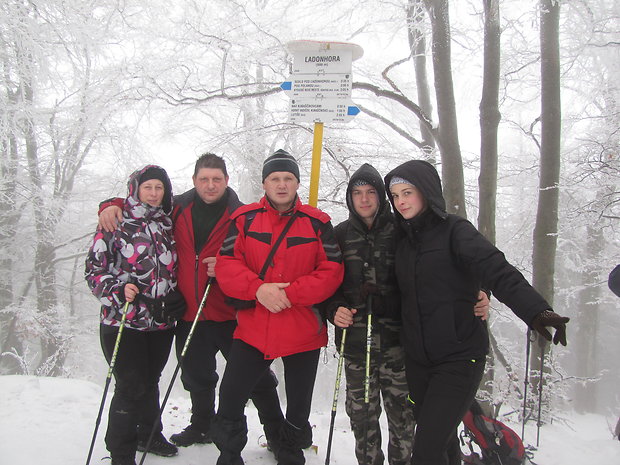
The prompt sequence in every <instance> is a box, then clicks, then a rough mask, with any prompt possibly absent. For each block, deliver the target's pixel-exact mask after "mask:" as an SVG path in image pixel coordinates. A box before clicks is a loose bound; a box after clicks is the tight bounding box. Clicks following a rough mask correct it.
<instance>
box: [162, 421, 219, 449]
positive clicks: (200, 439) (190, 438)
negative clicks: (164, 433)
mask: <svg viewBox="0 0 620 465" xmlns="http://www.w3.org/2000/svg"><path fill="white" fill-rule="evenodd" d="M170 440H171V441H172V442H173V443H175V444H176V445H177V446H180V447H187V446H191V445H194V444H211V443H212V442H213V438H212V437H211V433H210V432H209V431H199V430H197V429H196V427H194V426H193V425H189V426H188V427H187V428H185V429H184V430H183V431H181V432H180V433H176V434H173V435H172V436H170Z"/></svg>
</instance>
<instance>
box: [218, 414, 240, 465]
mask: <svg viewBox="0 0 620 465" xmlns="http://www.w3.org/2000/svg"><path fill="white" fill-rule="evenodd" d="M211 431H212V432H213V442H214V443H215V445H216V446H217V448H218V449H219V450H220V456H219V457H218V459H217V465H243V464H244V462H243V459H242V458H241V451H242V450H243V448H244V447H245V444H246V443H247V442H248V426H247V423H246V419H245V415H244V416H242V417H241V418H239V419H238V420H227V419H226V418H224V417H221V416H219V415H215V417H214V418H213V422H212V423H211Z"/></svg>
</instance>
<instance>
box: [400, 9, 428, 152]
mask: <svg viewBox="0 0 620 465" xmlns="http://www.w3.org/2000/svg"><path fill="white" fill-rule="evenodd" d="M423 18H424V5H423V2H422V0H409V4H408V5H407V26H408V27H407V32H408V34H407V37H408V39H409V49H410V50H411V54H412V55H413V67H414V69H415V83H416V89H417V92H418V104H419V106H420V108H421V109H422V111H423V112H424V114H426V115H429V116H430V115H431V114H432V113H433V106H432V104H431V93H430V87H429V85H428V73H427V72H426V38H425V36H424V32H423V31H422V28H421V27H420V25H421V23H422V21H423ZM420 135H421V136H422V143H423V148H422V150H423V152H424V153H426V155H427V156H428V157H429V160H430V161H431V162H433V163H434V162H435V160H434V152H435V137H434V135H433V133H432V132H431V131H430V129H429V128H428V127H426V126H425V125H423V124H420Z"/></svg>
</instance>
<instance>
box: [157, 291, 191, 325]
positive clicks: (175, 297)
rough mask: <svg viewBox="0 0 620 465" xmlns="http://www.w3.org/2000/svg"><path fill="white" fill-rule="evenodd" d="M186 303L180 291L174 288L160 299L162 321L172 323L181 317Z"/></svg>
mask: <svg viewBox="0 0 620 465" xmlns="http://www.w3.org/2000/svg"><path fill="white" fill-rule="evenodd" d="M185 310H187V304H186V303H185V299H184V298H183V294H181V292H180V291H178V290H174V291H172V292H170V293H169V294H168V295H167V296H166V297H164V298H163V299H162V314H163V317H164V321H166V322H168V323H170V324H171V323H173V322H175V321H177V320H180V319H181V318H183V315H185Z"/></svg>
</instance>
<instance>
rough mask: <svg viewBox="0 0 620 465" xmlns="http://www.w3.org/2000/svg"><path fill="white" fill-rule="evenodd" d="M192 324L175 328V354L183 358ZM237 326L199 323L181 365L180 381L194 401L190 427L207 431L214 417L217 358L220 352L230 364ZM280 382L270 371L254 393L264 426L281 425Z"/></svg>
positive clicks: (233, 323)
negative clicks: (278, 388)
mask: <svg viewBox="0 0 620 465" xmlns="http://www.w3.org/2000/svg"><path fill="white" fill-rule="evenodd" d="M191 326H192V322H191V321H179V322H177V327H176V340H175V344H176V353H177V358H180V356H181V352H182V350H183V346H184V345H185V341H186V340H187V336H188V334H189V331H190V329H191ZM236 327H237V322H236V321H234V320H230V321H221V322H220V321H198V322H197V323H196V327H195V328H194V333H193V334H192V339H191V341H190V344H189V345H188V348H187V350H186V352H185V358H184V359H183V364H182V365H181V381H182V382H183V387H184V388H185V390H186V391H189V393H190V397H191V399H192V417H191V420H190V422H191V424H192V425H193V426H194V427H195V428H196V429H199V430H202V431H208V430H209V427H210V425H211V420H212V419H213V416H214V414H215V389H216V386H217V382H218V379H219V377H218V375H217V358H216V355H217V353H218V352H221V353H222V355H223V356H224V358H225V359H226V360H228V357H229V354H230V350H231V346H232V343H233V332H234V331H235V328H236ZM277 386H278V380H277V378H276V376H275V374H274V373H273V372H272V371H271V370H267V372H266V373H265V374H264V376H262V377H261V378H260V380H259V381H258V382H257V384H256V389H255V391H254V392H253V393H252V395H251V397H252V401H253V402H254V405H255V406H256V408H257V409H258V412H259V416H260V418H261V422H263V423H265V422H269V421H274V422H275V421H279V420H280V419H281V418H282V412H281V410H280V399H279V398H278V392H277V390H276V387H277Z"/></svg>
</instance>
